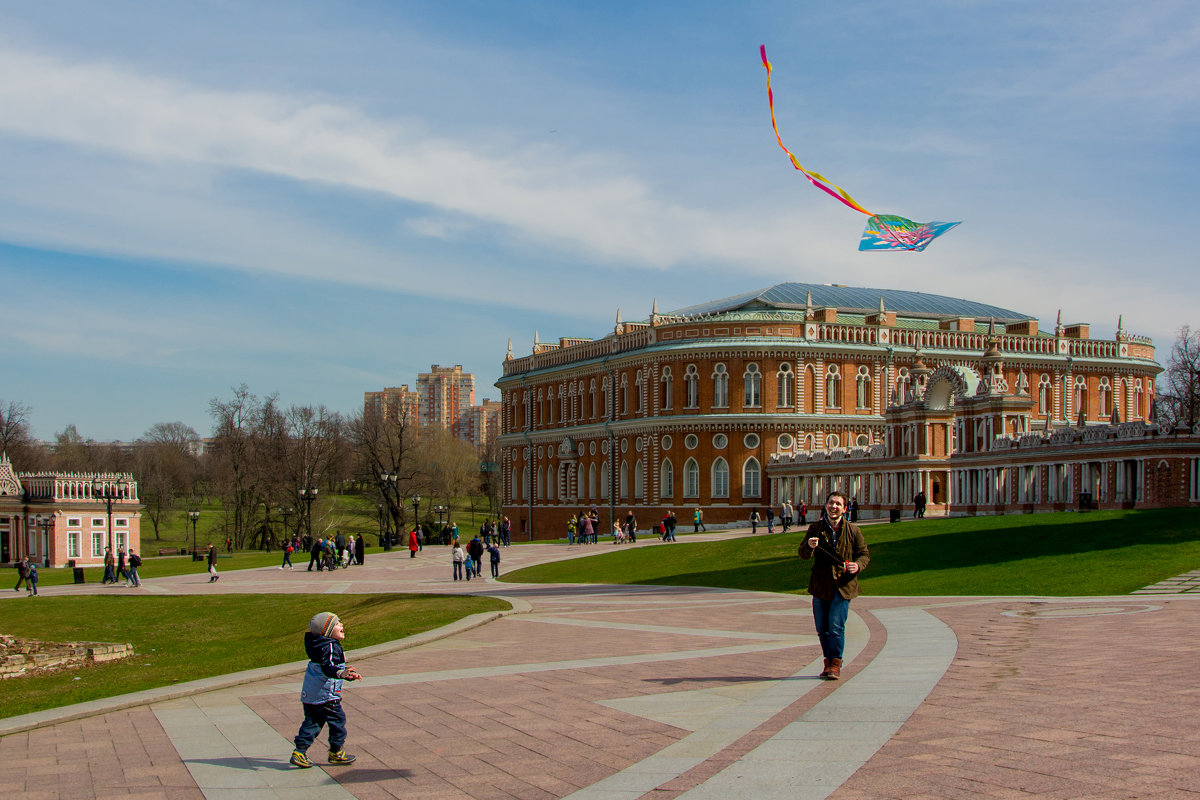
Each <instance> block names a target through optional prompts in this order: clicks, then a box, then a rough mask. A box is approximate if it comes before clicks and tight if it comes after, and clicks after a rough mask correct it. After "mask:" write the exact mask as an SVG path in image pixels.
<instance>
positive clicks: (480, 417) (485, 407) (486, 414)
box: [463, 397, 500, 447]
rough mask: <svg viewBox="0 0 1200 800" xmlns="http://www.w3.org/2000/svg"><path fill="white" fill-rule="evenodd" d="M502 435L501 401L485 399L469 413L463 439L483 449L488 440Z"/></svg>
mask: <svg viewBox="0 0 1200 800" xmlns="http://www.w3.org/2000/svg"><path fill="white" fill-rule="evenodd" d="M499 435H500V401H499V400H489V399H487V398H486V397H485V398H483V402H482V403H481V404H480V405H477V406H471V408H470V409H468V413H467V426H466V431H465V436H464V437H463V438H464V439H466V440H467V441H468V442H470V443H471V444H473V445H475V446H476V447H483V446H484V445H485V444H487V442H488V439H491V438H493V437H496V436H499Z"/></svg>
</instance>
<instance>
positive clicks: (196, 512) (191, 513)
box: [187, 508, 200, 561]
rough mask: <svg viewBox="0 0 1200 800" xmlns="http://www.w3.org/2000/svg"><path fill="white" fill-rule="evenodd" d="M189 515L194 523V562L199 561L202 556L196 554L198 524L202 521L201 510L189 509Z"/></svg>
mask: <svg viewBox="0 0 1200 800" xmlns="http://www.w3.org/2000/svg"><path fill="white" fill-rule="evenodd" d="M187 515H188V519H190V520H191V521H192V561H199V560H200V554H199V553H197V552H196V523H197V522H199V521H200V509H198V508H189V509H188V512H187Z"/></svg>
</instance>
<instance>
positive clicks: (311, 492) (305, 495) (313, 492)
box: [300, 486, 317, 547]
mask: <svg viewBox="0 0 1200 800" xmlns="http://www.w3.org/2000/svg"><path fill="white" fill-rule="evenodd" d="M316 499H317V487H315V486H304V487H301V488H300V501H301V502H302V503H304V532H305V533H307V534H308V542H309V547H311V546H312V504H313V501H314V500H316Z"/></svg>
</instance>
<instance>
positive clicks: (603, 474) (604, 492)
mask: <svg viewBox="0 0 1200 800" xmlns="http://www.w3.org/2000/svg"><path fill="white" fill-rule="evenodd" d="M600 499H601V500H607V499H608V462H607V461H605V462H603V463H601V464H600Z"/></svg>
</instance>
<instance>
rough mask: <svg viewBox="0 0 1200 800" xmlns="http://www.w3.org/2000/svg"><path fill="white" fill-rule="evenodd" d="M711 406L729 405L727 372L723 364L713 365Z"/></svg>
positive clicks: (724, 406)
mask: <svg viewBox="0 0 1200 800" xmlns="http://www.w3.org/2000/svg"><path fill="white" fill-rule="evenodd" d="M712 382H713V403H712V404H713V408H728V407H729V373H728V372H726V371H725V365H724V364H717V365H716V366H715V367H713V374H712Z"/></svg>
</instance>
